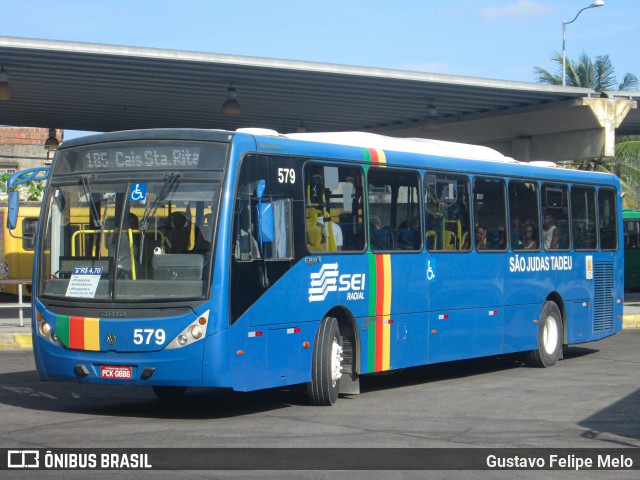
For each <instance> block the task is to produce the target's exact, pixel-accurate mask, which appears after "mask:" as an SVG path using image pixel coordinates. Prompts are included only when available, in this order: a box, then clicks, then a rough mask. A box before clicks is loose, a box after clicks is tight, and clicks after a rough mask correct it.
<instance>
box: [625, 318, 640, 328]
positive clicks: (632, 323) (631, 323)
mask: <svg viewBox="0 0 640 480" xmlns="http://www.w3.org/2000/svg"><path fill="white" fill-rule="evenodd" d="M622 328H623V329H627V328H640V315H625V316H624V317H622Z"/></svg>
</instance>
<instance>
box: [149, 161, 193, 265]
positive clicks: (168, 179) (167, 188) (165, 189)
mask: <svg viewBox="0 0 640 480" xmlns="http://www.w3.org/2000/svg"><path fill="white" fill-rule="evenodd" d="M181 176H182V175H181V174H180V173H170V174H168V175H165V176H164V183H163V184H162V188H161V189H160V191H159V192H158V194H157V195H156V198H155V199H154V200H153V203H151V204H148V205H146V206H145V209H144V215H143V216H142V220H140V226H139V228H140V263H142V254H143V250H144V236H145V233H146V231H147V229H148V228H149V217H152V216H154V215H155V214H156V210H158V207H159V206H160V203H161V202H162V201H163V200H164V199H165V198H167V195H169V193H170V192H171V190H173V188H174V186H175V185H176V182H177V181H178V178H180V177H181Z"/></svg>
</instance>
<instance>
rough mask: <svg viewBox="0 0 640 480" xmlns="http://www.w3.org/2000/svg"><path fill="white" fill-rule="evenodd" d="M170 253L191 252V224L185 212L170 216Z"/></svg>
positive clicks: (168, 240) (168, 238)
mask: <svg viewBox="0 0 640 480" xmlns="http://www.w3.org/2000/svg"><path fill="white" fill-rule="evenodd" d="M168 227H169V232H168V234H167V243H168V244H169V252H168V253H184V252H187V251H188V250H189V243H190V241H191V223H190V222H189V219H188V218H187V216H186V215H185V214H184V212H172V213H171V215H170V216H169V225H168Z"/></svg>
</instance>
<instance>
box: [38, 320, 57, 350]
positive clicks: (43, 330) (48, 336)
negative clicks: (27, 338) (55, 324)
mask: <svg viewBox="0 0 640 480" xmlns="http://www.w3.org/2000/svg"><path fill="white" fill-rule="evenodd" d="M38 334H39V335H40V336H41V337H42V338H44V339H45V340H48V341H49V342H51V343H53V344H54V345H59V346H60V345H62V342H61V341H60V339H59V338H58V336H57V335H56V332H54V331H53V328H52V327H51V324H50V323H49V322H45V321H39V322H38Z"/></svg>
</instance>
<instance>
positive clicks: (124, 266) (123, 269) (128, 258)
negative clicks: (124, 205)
mask: <svg viewBox="0 0 640 480" xmlns="http://www.w3.org/2000/svg"><path fill="white" fill-rule="evenodd" d="M129 229H131V230H137V229H138V217H137V216H136V215H135V214H133V213H129V214H128V215H127V216H126V217H125V219H124V221H123V224H122V231H120V230H119V229H118V228H116V229H115V230H114V234H113V235H112V236H111V239H110V241H109V245H108V247H107V250H108V252H109V256H110V257H114V258H115V256H116V250H117V253H118V259H117V261H116V278H119V279H131V278H133V275H132V268H133V267H132V261H133V262H135V259H136V257H137V256H138V246H137V245H136V243H135V242H134V243H133V245H131V243H130V242H129ZM132 250H133V252H132ZM132 254H133V258H132Z"/></svg>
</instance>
